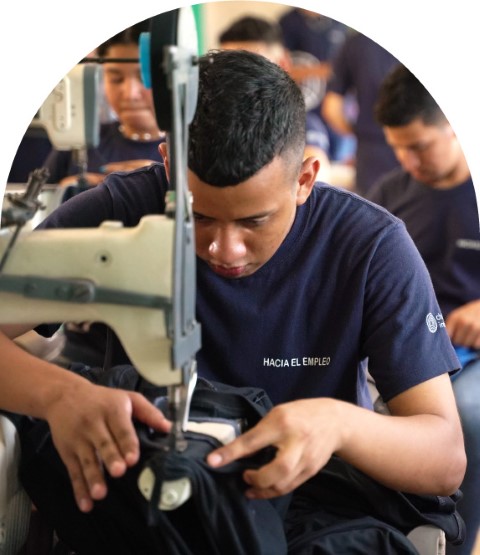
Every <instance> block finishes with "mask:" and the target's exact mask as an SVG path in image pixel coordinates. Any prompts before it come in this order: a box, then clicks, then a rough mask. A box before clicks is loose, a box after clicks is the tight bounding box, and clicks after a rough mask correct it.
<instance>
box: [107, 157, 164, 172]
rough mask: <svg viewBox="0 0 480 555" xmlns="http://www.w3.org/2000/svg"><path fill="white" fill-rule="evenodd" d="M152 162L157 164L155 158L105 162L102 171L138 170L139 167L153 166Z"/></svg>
mask: <svg viewBox="0 0 480 555" xmlns="http://www.w3.org/2000/svg"><path fill="white" fill-rule="evenodd" d="M152 164H155V161H154V160H124V161H123V162H111V163H110V164H105V166H103V167H102V171H103V172H104V173H105V174H108V173H112V172H128V171H132V170H137V169H138V168H144V167H146V166H151V165H152Z"/></svg>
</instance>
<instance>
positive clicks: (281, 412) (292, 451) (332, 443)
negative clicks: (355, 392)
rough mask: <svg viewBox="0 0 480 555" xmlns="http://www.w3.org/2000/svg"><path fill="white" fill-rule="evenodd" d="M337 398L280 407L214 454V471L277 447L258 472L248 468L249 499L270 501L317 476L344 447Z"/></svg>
mask: <svg viewBox="0 0 480 555" xmlns="http://www.w3.org/2000/svg"><path fill="white" fill-rule="evenodd" d="M335 403H336V401H335V400H333V399H305V400H299V401H293V402H290V403H285V404H283V405H278V406H276V407H274V408H273V409H272V410H271V411H270V412H269V413H268V414H267V415H266V416H265V417H264V418H263V419H262V420H261V421H260V422H259V423H258V424H257V425H256V426H255V427H254V428H252V429H251V430H249V431H247V432H245V433H244V434H242V435H241V436H240V437H238V438H237V439H235V440H234V441H233V442H232V443H229V444H228V445H226V446H225V447H221V448H220V449H217V450H215V451H213V452H212V453H210V455H209V456H208V458H207V462H208V463H209V464H210V465H211V466H212V467H219V466H223V465H225V464H228V463H230V462H232V461H234V460H237V459H240V458H242V457H247V456H250V455H253V454H254V453H255V452H257V451H259V450H260V449H262V448H264V447H267V446H270V445H272V446H275V447H276V448H277V453H276V456H275V458H274V459H273V460H272V461H271V462H270V463H268V464H266V465H264V466H263V467H261V468H259V469H258V470H246V471H245V472H244V475H243V478H244V480H245V482H246V483H247V484H248V485H249V486H250V487H249V489H247V491H246V495H247V497H249V498H252V499H255V498H256V499H267V498H271V497H277V496H279V495H284V494H286V493H289V492H291V491H292V490H294V489H295V488H297V487H298V486H299V485H301V484H302V483H303V482H305V481H306V480H308V478H310V477H311V476H313V475H314V474H316V473H317V472H318V471H319V470H320V469H321V468H322V467H323V466H324V465H325V464H326V463H327V461H328V460H329V459H330V457H331V455H332V454H333V453H334V452H335V451H336V450H337V449H338V448H339V447H340V443H341V427H340V426H338V422H339V421H338V419H335V418H334V413H335V408H334V406H335Z"/></svg>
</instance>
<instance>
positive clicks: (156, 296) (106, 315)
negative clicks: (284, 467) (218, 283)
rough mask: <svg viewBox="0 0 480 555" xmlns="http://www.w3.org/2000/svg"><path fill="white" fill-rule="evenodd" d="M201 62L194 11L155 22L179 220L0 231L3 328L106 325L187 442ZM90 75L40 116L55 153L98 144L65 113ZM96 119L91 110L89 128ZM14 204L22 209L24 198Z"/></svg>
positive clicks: (148, 52) (160, 101) (71, 82)
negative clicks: (167, 403)
mask: <svg viewBox="0 0 480 555" xmlns="http://www.w3.org/2000/svg"><path fill="white" fill-rule="evenodd" d="M142 45H143V47H142ZM142 49H143V52H142ZM196 56H197V38H196V30H195V22H194V18H193V13H192V11H191V8H180V9H178V10H173V11H171V12H167V13H164V14H160V15H158V16H155V17H153V18H152V19H151V28H150V33H148V34H147V35H146V36H144V37H143V38H142V43H141V65H142V73H143V75H144V76H145V79H146V80H150V83H151V87H152V90H153V97H154V99H155V106H156V107H157V108H158V109H157V114H156V115H157V119H158V123H159V127H160V128H161V129H164V130H165V131H167V136H168V143H169V147H170V157H171V160H172V164H171V166H172V172H171V178H170V181H171V183H170V185H171V189H172V190H173V192H174V193H175V203H174V204H175V210H174V214H170V215H158V216H148V217H146V218H144V219H143V220H142V221H141V222H140V224H139V225H138V226H137V227H136V228H128V229H125V228H123V227H122V224H121V223H120V222H105V223H104V224H103V225H102V226H100V227H99V228H96V229H68V230H59V229H55V230H41V231H35V232H33V233H30V232H20V231H21V229H22V226H23V224H24V223H25V222H24V221H21V220H24V219H25V218H24V214H23V215H22V216H21V217H20V216H18V218H17V221H15V217H14V218H13V221H12V214H9V218H10V221H9V225H10V228H5V229H2V230H0V306H1V309H0V323H9V324H10V323H23V322H25V323H27V322H28V323H30V322H38V323H41V322H44V323H50V322H52V323H53V322H54V323H57V322H62V321H75V322H85V321H87V322H88V321H97V322H98V321H101V322H105V323H106V324H107V325H109V326H110V327H111V328H112V329H113V330H114V331H115V332H116V333H117V335H118V337H119V339H120V340H121V341H122V343H123V346H124V348H125V350H126V352H127V353H128V355H129V357H130V359H131V361H132V363H133V364H134V366H135V367H136V368H137V369H138V371H139V373H140V374H141V375H142V376H143V377H145V378H146V379H147V380H149V381H150V382H152V383H154V384H157V385H167V386H171V387H172V388H173V389H172V390H171V391H170V393H169V395H170V397H171V399H172V403H173V408H174V409H175V410H176V411H177V414H176V416H175V420H176V424H177V432H178V433H179V434H180V432H181V427H182V425H183V424H182V423H183V422H184V420H185V414H186V413H188V402H187V401H188V391H189V389H188V385H189V384H190V383H191V382H192V380H194V379H195V355H196V352H197V351H198V349H199V348H200V326H199V325H198V323H197V322H196V320H195V288H196V283H195V279H196V278H195V276H196V274H195V253H194V244H195V241H194V237H193V234H194V226H193V219H192V215H191V208H190V203H189V202H188V194H189V193H188V187H187V179H186V175H187V153H186V152H185V151H184V150H185V147H186V145H187V140H186V137H187V133H188V123H189V122H190V121H191V119H192V118H193V114H194V112H195V105H196V96H197V90H198V68H197V65H196ZM88 67H94V66H92V65H89V66H88ZM94 73H95V72H94ZM88 75H90V77H89V82H90V83H91V87H90V90H92V87H95V86H96V84H95V83H94V77H92V76H91V72H90V71H81V72H78V71H76V72H75V79H73V74H72V75H71V77H69V78H68V85H65V82H64V81H62V82H63V83H64V84H63V85H62V86H60V89H58V87H56V89H55V90H54V91H53V93H52V95H51V96H50V97H49V99H48V100H47V102H46V105H44V106H43V107H42V109H41V110H40V114H41V118H43V122H44V124H45V126H46V129H47V131H48V132H49V135H50V137H51V139H52V142H53V144H54V146H59V147H60V148H66V147H68V146H70V147H71V148H81V147H84V146H92V145H94V144H95V133H93V135H92V134H91V135H89V136H87V135H85V134H83V135H82V134H81V133H80V139H79V134H78V133H77V131H78V130H79V129H80V128H82V126H83V127H84V126H87V124H86V121H87V120H86V119H85V117H82V118H80V117H77V118H76V120H75V121H74V122H72V116H71V114H72V112H71V110H70V105H67V106H66V103H67V104H68V102H69V101H70V102H73V101H75V102H77V105H80V104H79V98H78V94H79V92H78V91H79V87H78V83H79V82H82V80H84V79H86V78H87V76H88ZM92 79H93V81H92ZM147 85H148V83H147ZM82 105H83V104H82ZM185 106H187V108H186V109H185ZM160 107H161V111H160ZM74 112H75V111H74ZM92 114H93V112H91V111H90V112H89V111H88V110H84V111H83V115H84V116H86V115H88V116H89V118H90V121H91V118H92V117H93V115H92ZM77 115H78V114H77ZM93 119H95V118H94V117H93ZM96 121H97V122H98V117H97V119H96ZM88 125H89V126H90V123H89V124H88ZM65 130H67V133H64V131H65ZM82 141H83V142H82ZM36 179H42V176H38V175H37V176H36ZM37 185H38V183H36V185H35V188H36V189H39V188H38V187H37ZM32 191H33V185H32V187H31V188H30V190H29V192H28V193H27V192H26V193H25V194H26V195H27V194H28V195H30V196H32ZM10 200H11V201H13V202H14V203H15V202H16V203H17V205H19V206H21V205H22V199H21V198H18V197H17V198H16V199H10ZM23 200H26V199H23ZM31 200H32V199H30V200H29V206H30V208H31ZM21 212H22V211H21V210H17V213H18V214H20V213H21ZM173 216H174V217H173ZM141 268H148V271H146V272H142V271H141Z"/></svg>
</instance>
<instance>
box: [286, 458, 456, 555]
mask: <svg viewBox="0 0 480 555" xmlns="http://www.w3.org/2000/svg"><path fill="white" fill-rule="evenodd" d="M460 498H461V492H460V491H458V492H457V493H455V494H454V495H451V496H445V497H442V496H434V495H412V494H407V493H402V492H398V491H395V490H392V489H389V488H387V487H385V486H383V485H381V484H379V483H378V482H376V481H375V480H373V479H372V478H370V477H369V476H367V475H365V474H364V473H363V472H361V471H360V470H358V469H356V468H354V467H353V466H351V465H350V464H348V463H346V462H345V461H343V460H342V459H340V458H338V457H336V456H334V457H332V458H331V459H330V461H329V462H328V463H327V464H326V465H325V467H324V468H323V469H322V471H321V472H319V473H318V474H317V475H316V476H314V477H313V478H311V479H310V480H309V481H308V482H306V483H305V484H303V485H302V486H301V487H300V488H298V490H297V491H296V492H295V496H294V499H293V501H292V504H291V506H290V510H289V514H288V518H287V524H286V531H287V536H288V537H289V544H290V543H292V542H294V543H295V544H296V543H298V542H299V540H298V538H299V537H303V535H304V534H305V533H308V534H310V535H312V534H313V533H314V532H315V531H317V532H318V540H316V541H318V542H321V541H323V539H321V538H323V536H324V534H327V535H328V531H326V530H324V529H325V527H327V526H328V527H330V526H335V527H338V526H340V525H342V526H347V527H350V526H354V524H353V523H354V522H355V521H357V522H358V524H359V525H360V528H363V527H364V524H365V523H364V519H365V518H366V517H369V518H371V519H375V520H377V521H379V522H378V523H375V524H374V527H375V528H378V527H379V526H382V525H381V523H383V526H385V525H388V526H386V527H387V528H388V527H389V526H391V527H394V528H396V529H397V530H399V531H400V532H402V533H403V534H408V533H409V532H410V531H411V530H413V529H414V528H416V527H417V526H422V525H425V524H431V525H433V526H437V527H438V528H441V529H442V530H443V531H444V532H445V536H446V538H447V540H448V541H449V542H451V543H453V544H460V543H462V542H463V540H464V539H465V523H464V522H463V520H462V518H461V517H460V515H459V514H458V512H457V511H456V504H457V501H458V500H459V499H460ZM342 523H343V524H342ZM387 535H390V534H387ZM325 541H327V542H329V541H330V539H327V540H325ZM300 543H301V541H300ZM386 552H387V551H386ZM295 553H297V551H295ZM298 553H303V552H302V551H298ZM320 553H322V552H321V551H320ZM370 553H384V551H383V550H380V551H370Z"/></svg>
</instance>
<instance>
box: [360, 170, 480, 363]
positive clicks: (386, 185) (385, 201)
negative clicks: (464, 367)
mask: <svg viewBox="0 0 480 555" xmlns="http://www.w3.org/2000/svg"><path fill="white" fill-rule="evenodd" d="M368 198H369V199H370V200H372V201H373V202H376V203H378V204H380V205H381V206H384V207H385V208H387V210H389V211H390V212H392V214H395V215H396V216H397V217H399V218H400V219H401V220H403V222H404V223H405V225H406V227H407V230H408V232H409V234H410V235H411V237H412V238H413V241H414V243H415V244H416V246H417V248H418V250H419V251H420V254H421V255H422V258H423V260H424V261H425V264H426V266H427V268H428V270H429V272H430V276H431V278H432V282H433V286H434V289H435V292H436V294H437V298H438V302H439V303H440V306H441V308H442V311H443V314H444V316H445V317H447V316H448V314H449V313H450V312H451V311H452V310H454V309H455V308H458V307H460V306H462V305H464V304H467V303H469V302H471V301H475V300H478V299H480V221H479V213H478V208H477V200H476V197H475V189H474V187H473V182H472V180H471V179H468V180H467V181H465V182H464V183H461V184H459V185H458V186H456V187H452V188H450V189H434V188H432V187H429V186H427V185H424V184H423V183H420V182H419V181H416V180H415V179H413V178H412V177H411V175H410V174H409V173H407V172H405V171H403V170H402V169H397V170H395V171H393V172H391V173H389V174H387V175H385V176H384V177H383V178H382V179H380V180H379V182H378V183H377V184H376V185H375V186H374V188H373V189H372V191H371V192H370V193H369V195H368ZM461 355H462V359H463V360H464V361H467V360H469V359H470V358H471V356H470V353H469V352H464V350H463V349H462V351H461ZM477 356H478V355H477Z"/></svg>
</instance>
